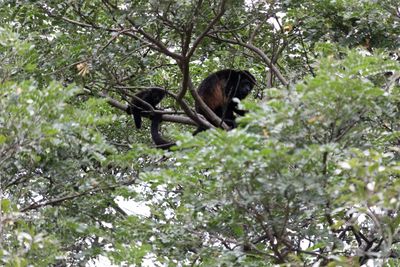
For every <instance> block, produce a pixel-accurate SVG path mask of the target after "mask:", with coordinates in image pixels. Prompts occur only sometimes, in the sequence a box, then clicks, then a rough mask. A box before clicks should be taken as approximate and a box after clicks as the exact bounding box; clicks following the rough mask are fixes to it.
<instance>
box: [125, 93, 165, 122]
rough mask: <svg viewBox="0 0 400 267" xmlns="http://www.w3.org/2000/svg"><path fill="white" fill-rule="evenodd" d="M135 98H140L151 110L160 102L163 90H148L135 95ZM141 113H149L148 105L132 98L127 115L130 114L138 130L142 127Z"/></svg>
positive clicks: (163, 94)
mask: <svg viewBox="0 0 400 267" xmlns="http://www.w3.org/2000/svg"><path fill="white" fill-rule="evenodd" d="M135 97H136V98H140V99H141V100H143V101H144V102H146V103H147V104H149V105H151V106H152V107H153V109H156V106H157V105H158V104H159V103H160V102H161V100H163V99H164V97H165V90H164V89H163V88H157V87H154V88H148V89H144V90H142V91H140V92H139V93H137V94H135ZM142 111H150V109H149V107H148V105H145V104H144V103H143V102H141V101H139V100H137V99H135V98H133V99H132V102H131V103H130V105H129V108H128V110H127V113H128V114H132V115H133V118H134V120H135V125H136V128H138V129H140V128H141V127H142Z"/></svg>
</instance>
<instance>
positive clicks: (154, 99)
mask: <svg viewBox="0 0 400 267" xmlns="http://www.w3.org/2000/svg"><path fill="white" fill-rule="evenodd" d="M165 95H166V93H165V89H163V88H151V89H150V91H149V95H148V96H147V97H146V98H147V102H149V103H151V104H152V105H153V106H156V105H157V104H158V103H160V102H161V100H163V99H164V97H165ZM145 100H146V99H145Z"/></svg>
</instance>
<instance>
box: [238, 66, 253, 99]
mask: <svg viewBox="0 0 400 267" xmlns="http://www.w3.org/2000/svg"><path fill="white" fill-rule="evenodd" d="M238 77H239V86H238V89H237V90H236V93H235V97H237V98H238V99H244V98H246V97H247V95H248V94H249V93H250V92H251V90H252V89H253V87H254V85H255V84H256V78H254V76H253V75H252V74H251V73H250V72H248V71H247V70H245V71H239V72H238Z"/></svg>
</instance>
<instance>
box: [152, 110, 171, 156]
mask: <svg viewBox="0 0 400 267" xmlns="http://www.w3.org/2000/svg"><path fill="white" fill-rule="evenodd" d="M161 117H162V115H161V114H154V116H153V118H152V120H151V129H150V130H151V138H152V139H153V142H154V144H155V145H156V148H161V149H169V148H170V147H171V146H174V145H175V142H171V141H168V140H165V139H164V138H163V137H162V136H161V135H160V123H161Z"/></svg>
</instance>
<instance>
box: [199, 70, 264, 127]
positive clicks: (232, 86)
mask: <svg viewBox="0 0 400 267" xmlns="http://www.w3.org/2000/svg"><path fill="white" fill-rule="evenodd" d="M255 84H256V79H255V78H254V76H253V75H252V74H251V73H250V72H248V71H246V70H245V71H237V70H231V69H226V70H220V71H217V72H215V73H213V74H211V75H210V76H208V77H207V78H205V79H204V80H203V81H202V82H201V84H200V86H199V88H198V89H197V92H198V93H199V95H200V97H201V99H202V100H203V101H204V103H206V105H207V106H208V107H209V108H210V109H211V110H212V111H213V112H214V113H215V114H216V115H217V116H218V117H220V118H221V119H222V121H224V122H225V123H226V124H227V125H228V126H230V127H231V128H235V127H236V123H235V119H236V116H235V114H234V113H236V114H238V115H240V116H243V115H244V114H245V113H246V111H244V110H240V109H239V108H238V103H236V102H235V101H233V98H238V99H240V100H242V99H244V98H245V97H246V96H247V95H248V94H249V93H250V92H251V90H252V89H253V87H254V85H255ZM196 111H197V112H199V113H200V114H202V115H204V116H206V115H205V112H203V111H202V110H201V108H200V107H199V105H197V104H196ZM216 126H218V125H216ZM203 130H205V129H202V128H198V129H197V130H196V131H195V133H194V134H197V133H198V132H201V131H203Z"/></svg>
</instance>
